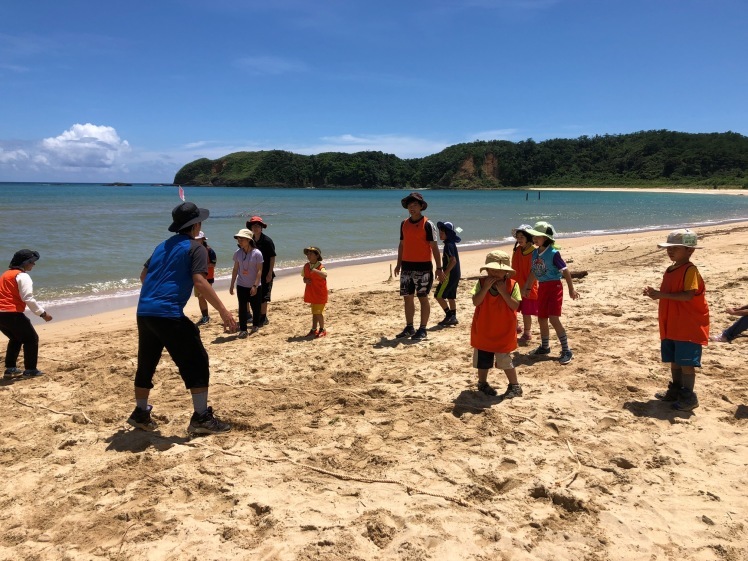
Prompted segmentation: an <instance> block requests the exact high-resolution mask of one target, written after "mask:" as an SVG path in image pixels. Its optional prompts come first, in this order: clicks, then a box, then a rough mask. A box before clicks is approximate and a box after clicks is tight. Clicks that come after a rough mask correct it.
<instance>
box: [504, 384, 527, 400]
mask: <svg viewBox="0 0 748 561" xmlns="http://www.w3.org/2000/svg"><path fill="white" fill-rule="evenodd" d="M515 397H522V386H520V385H519V384H509V385H508V386H507V388H506V391H505V392H504V394H503V395H502V396H501V398H502V399H513V398H515Z"/></svg>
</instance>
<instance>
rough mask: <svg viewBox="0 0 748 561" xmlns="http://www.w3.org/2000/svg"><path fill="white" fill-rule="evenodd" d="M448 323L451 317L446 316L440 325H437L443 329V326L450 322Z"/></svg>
mask: <svg viewBox="0 0 748 561" xmlns="http://www.w3.org/2000/svg"><path fill="white" fill-rule="evenodd" d="M448 321H449V315H446V316H444V319H443V320H441V321H440V322H439V323H437V324H436V325H441V326H442V327H443V326H445V325H447V322H448Z"/></svg>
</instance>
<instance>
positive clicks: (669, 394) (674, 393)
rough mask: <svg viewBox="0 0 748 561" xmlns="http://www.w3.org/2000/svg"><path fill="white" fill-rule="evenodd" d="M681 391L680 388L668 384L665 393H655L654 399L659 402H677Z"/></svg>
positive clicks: (670, 383) (671, 383)
mask: <svg viewBox="0 0 748 561" xmlns="http://www.w3.org/2000/svg"><path fill="white" fill-rule="evenodd" d="M681 389H682V388H681V387H680V386H676V385H675V384H674V383H673V382H669V383H668V385H667V391H664V392H657V393H656V394H655V397H656V398H657V399H659V400H660V401H678V396H679V395H680V390H681Z"/></svg>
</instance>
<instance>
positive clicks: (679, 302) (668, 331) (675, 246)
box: [644, 229, 709, 411]
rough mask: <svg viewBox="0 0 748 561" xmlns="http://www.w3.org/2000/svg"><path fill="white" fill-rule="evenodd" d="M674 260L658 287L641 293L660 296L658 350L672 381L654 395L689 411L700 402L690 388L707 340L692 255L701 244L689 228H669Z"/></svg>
mask: <svg viewBox="0 0 748 561" xmlns="http://www.w3.org/2000/svg"><path fill="white" fill-rule="evenodd" d="M657 247H659V248H665V249H667V256H668V258H669V259H670V260H671V261H672V262H673V264H672V265H670V267H668V268H667V270H666V271H665V275H664V277H663V279H662V284H661V285H660V290H655V289H654V288H652V287H651V286H647V287H645V288H644V295H645V296H648V297H650V298H651V299H652V300H659V313H658V317H659V324H660V353H661V355H662V362H669V363H670V374H671V376H672V381H671V382H670V383H669V384H668V389H667V391H664V392H658V393H656V394H655V397H656V398H657V399H661V400H663V401H672V402H673V409H677V410H679V411H691V410H693V409H696V408H697V407H698V406H699V400H698V398H697V397H696V394H695V393H694V391H693V388H694V384H695V382H696V368H697V367H699V368H700V367H701V350H702V347H703V346H705V345H707V344H708V342H709V306H708V305H707V302H706V287H705V286H704V281H703V279H702V278H701V275H700V274H699V270H698V269H697V268H696V265H694V264H693V263H691V261H690V259H691V255H693V252H694V251H695V250H697V249H701V247H699V246H697V237H696V234H695V233H694V232H692V231H691V230H687V229H685V230H675V231H673V232H670V234H669V235H668V237H667V242H666V243H661V244H657Z"/></svg>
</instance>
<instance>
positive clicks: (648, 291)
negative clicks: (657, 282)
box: [644, 286, 696, 302]
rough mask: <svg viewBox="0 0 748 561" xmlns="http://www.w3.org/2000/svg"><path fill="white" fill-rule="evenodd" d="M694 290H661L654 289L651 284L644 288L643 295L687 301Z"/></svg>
mask: <svg viewBox="0 0 748 561" xmlns="http://www.w3.org/2000/svg"><path fill="white" fill-rule="evenodd" d="M695 294H696V291H695V290H684V291H683V292H671V293H667V292H662V291H661V290H655V289H654V288H652V287H651V286H647V287H645V288H644V296H649V297H650V298H651V299H652V300H660V299H662V300H675V301H677V302H689V301H690V300H693V297H694V295H695Z"/></svg>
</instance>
